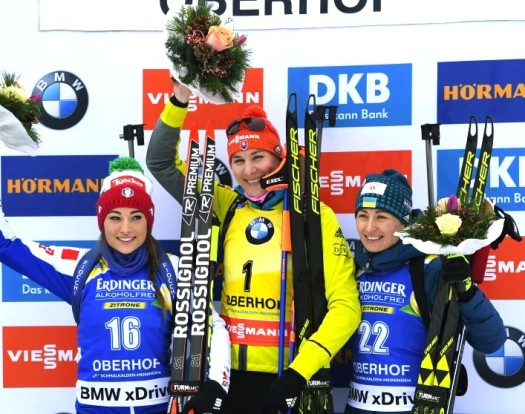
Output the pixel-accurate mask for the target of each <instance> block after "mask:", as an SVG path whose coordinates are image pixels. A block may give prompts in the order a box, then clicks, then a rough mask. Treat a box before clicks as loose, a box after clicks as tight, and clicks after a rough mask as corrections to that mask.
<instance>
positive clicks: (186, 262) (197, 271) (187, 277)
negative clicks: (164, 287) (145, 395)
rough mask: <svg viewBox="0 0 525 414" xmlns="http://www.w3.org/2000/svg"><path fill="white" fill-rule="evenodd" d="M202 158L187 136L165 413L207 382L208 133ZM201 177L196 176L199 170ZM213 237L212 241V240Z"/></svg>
mask: <svg viewBox="0 0 525 414" xmlns="http://www.w3.org/2000/svg"><path fill="white" fill-rule="evenodd" d="M204 147H205V149H204V154H203V157H202V167H201V159H200V154H199V135H198V131H197V130H196V129H192V130H191V131H190V136H189V143H188V156H187V166H186V167H187V168H186V178H185V182H184V192H183V199H182V223H181V240H180V258H179V267H178V272H177V298H176V303H175V309H174V330H173V341H172V359H171V378H170V381H169V386H168V390H169V393H170V404H169V409H168V413H170V414H178V413H181V412H182V407H183V405H184V403H185V401H186V399H187V398H188V397H191V396H193V395H195V394H197V393H198V392H199V391H200V389H201V387H202V385H203V383H204V380H205V375H206V371H207V366H208V364H207V362H208V361H207V359H208V352H209V345H208V340H209V329H210V327H209V322H210V308H209V306H210V297H211V283H212V278H213V272H214V269H213V265H214V263H215V261H216V257H215V254H216V251H217V249H216V246H215V245H216V243H217V241H218V240H217V239H218V237H217V236H216V226H215V225H214V223H213V213H212V206H213V197H214V178H215V173H214V171H215V138H214V135H213V130H212V129H211V127H208V128H207V130H206V138H205V144H204ZM200 168H202V174H201V175H200V176H199V169H200ZM212 233H213V235H212Z"/></svg>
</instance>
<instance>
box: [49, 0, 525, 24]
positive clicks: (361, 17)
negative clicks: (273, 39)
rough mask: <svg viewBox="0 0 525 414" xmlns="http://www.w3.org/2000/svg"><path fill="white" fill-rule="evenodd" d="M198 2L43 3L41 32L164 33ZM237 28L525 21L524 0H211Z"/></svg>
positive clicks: (92, 0)
mask: <svg viewBox="0 0 525 414" xmlns="http://www.w3.org/2000/svg"><path fill="white" fill-rule="evenodd" d="M197 1H198V0H149V1H145V0H90V1H78V0H77V1H75V0H40V2H39V29H40V30H42V31H48V30H75V31H122V30H124V31H160V30H163V28H164V24H165V20H166V19H165V12H166V11H167V10H171V11H179V10H180V9H181V7H182V6H185V5H186V6H187V5H193V6H195V5H197ZM209 4H210V5H211V6H212V10H213V11H215V12H216V13H217V14H219V15H221V16H222V17H224V19H226V18H227V17H233V19H234V21H235V23H236V29H237V30H243V31H246V30H266V29H305V28H309V29H310V28H321V27H352V26H380V25H413V24H439V23H459V22H474V21H477V22H480V21H521V20H525V7H523V3H522V1H520V0H499V1H498V5H497V8H496V7H495V5H494V1H493V0H460V1H458V0H388V1H386V0H282V1H274V0H210V1H209Z"/></svg>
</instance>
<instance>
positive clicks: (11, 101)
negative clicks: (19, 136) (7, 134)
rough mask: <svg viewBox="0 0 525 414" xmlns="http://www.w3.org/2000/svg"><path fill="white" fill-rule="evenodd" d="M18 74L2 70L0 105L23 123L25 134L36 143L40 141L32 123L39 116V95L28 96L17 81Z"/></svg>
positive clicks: (34, 122)
mask: <svg viewBox="0 0 525 414" xmlns="http://www.w3.org/2000/svg"><path fill="white" fill-rule="evenodd" d="M18 79H19V75H16V74H14V73H7V72H2V78H1V79H0V105H1V106H3V107H4V108H5V109H7V110H8V111H9V112H11V113H12V114H13V115H14V116H15V117H16V118H17V119H18V120H19V121H20V123H21V124H22V125H23V127H24V129H25V130H26V131H27V134H28V135H29V137H30V138H31V140H33V141H34V142H35V143H36V144H39V143H40V142H41V140H40V138H39V136H38V134H37V133H36V132H35V131H34V130H33V125H34V124H36V123H38V119H39V117H40V100H41V98H40V95H33V96H31V97H28V96H27V94H26V92H25V90H24V88H22V87H21V86H20V84H19V83H18Z"/></svg>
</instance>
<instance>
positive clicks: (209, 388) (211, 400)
mask: <svg viewBox="0 0 525 414" xmlns="http://www.w3.org/2000/svg"><path fill="white" fill-rule="evenodd" d="M225 396H226V392H225V391H224V389H223V388H222V387H221V386H220V385H219V383H218V382H217V381H213V380H209V381H207V382H206V383H205V384H204V385H203V387H202V390H201V391H200V392H199V393H198V394H197V395H194V396H193V397H191V399H190V400H189V401H188V402H187V403H186V404H185V405H184V408H183V409H182V414H188V413H189V412H190V410H193V414H208V413H209V414H218V413H220V412H221V405H222V399H223V398H224V397H225Z"/></svg>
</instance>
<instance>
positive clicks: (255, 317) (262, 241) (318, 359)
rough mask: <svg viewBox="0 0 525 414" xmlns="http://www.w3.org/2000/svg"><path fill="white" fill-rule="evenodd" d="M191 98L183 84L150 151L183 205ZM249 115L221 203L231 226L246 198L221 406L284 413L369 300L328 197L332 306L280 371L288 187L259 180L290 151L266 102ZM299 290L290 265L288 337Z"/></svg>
mask: <svg viewBox="0 0 525 414" xmlns="http://www.w3.org/2000/svg"><path fill="white" fill-rule="evenodd" d="M190 96H191V91H190V90H189V89H188V88H187V87H185V86H183V85H180V84H175V86H174V93H173V95H172V97H171V98H170V100H169V102H168V103H167V104H166V106H165V108H164V110H163V112H162V113H161V115H160V119H159V120H158V121H157V124H156V125H155V128H154V131H153V133H152V136H151V140H150V142H149V144H148V151H147V157H146V162H147V166H148V168H149V170H150V171H151V173H152V174H153V176H154V177H155V178H156V179H157V181H158V182H159V183H160V184H161V185H162V186H163V187H164V188H165V189H166V190H167V191H168V192H169V193H170V194H171V195H172V196H173V197H175V199H176V200H177V201H178V202H179V203H181V202H182V192H183V186H184V174H185V171H186V163H185V162H184V161H182V160H181V159H180V158H179V143H180V131H181V128H182V125H183V122H184V119H185V117H186V114H187V111H188V102H189V98H190ZM243 115H244V116H243V118H240V119H237V120H234V121H232V122H231V123H230V124H229V126H228V128H227V136H228V144H227V145H228V147H227V149H228V156H229V163H230V167H231V170H232V172H233V175H234V177H235V179H236V181H237V183H238V186H237V187H236V188H235V189H233V188H231V187H228V186H224V185H221V184H219V183H216V184H215V196H214V197H215V198H214V205H213V210H214V213H215V215H216V216H217V217H218V218H219V220H220V222H221V223H223V221H224V218H225V216H226V214H227V212H228V209H229V208H230V206H231V205H232V203H234V201H235V200H236V199H237V198H238V197H239V196H242V197H244V198H243V202H241V203H240V204H239V205H238V206H237V208H236V210H235V214H234V215H233V218H232V219H231V222H230V224H229V227H228V230H227V232H226V234H225V236H224V242H223V251H224V282H223V285H222V294H221V316H222V317H223V318H224V320H225V321H226V323H227V326H228V330H229V332H230V337H231V342H232V372H231V384H230V388H229V393H228V396H227V398H225V400H224V402H223V405H222V409H221V410H220V412H221V413H229V414H251V413H272V414H275V413H276V412H277V411H278V410H280V411H281V412H283V413H284V412H287V410H288V409H293V408H294V407H296V406H297V400H298V397H299V394H300V393H301V390H302V389H303V388H304V386H305V384H306V382H307V381H308V380H310V379H311V377H312V376H313V375H314V374H315V373H316V372H317V371H318V370H319V369H320V368H322V367H327V366H329V364H330V361H331V359H332V358H333V357H334V356H335V354H336V353H337V352H338V351H339V350H340V349H341V347H342V346H343V345H344V344H345V343H346V342H347V340H348V339H349V337H350V336H351V335H352V334H353V332H354V331H355V329H356V328H357V326H358V324H359V322H360V319H361V307H360V304H359V299H358V292H357V288H356V282H355V267H354V261H353V258H352V256H351V252H350V250H349V248H348V244H347V242H346V240H345V239H344V236H343V233H342V231H341V228H340V224H339V222H338V220H337V217H336V215H335V213H334V212H333V211H332V209H331V208H329V207H328V206H326V205H325V204H323V203H321V222H322V239H323V240H322V242H323V261H324V278H325V296H326V301H327V304H328V305H327V313H326V315H325V317H324V319H323V321H322V323H321V324H320V326H319V328H318V330H317V331H316V332H315V333H313V334H312V335H311V336H310V338H308V340H304V341H302V342H301V346H300V349H299V352H298V353H297V355H296V356H295V358H294V359H293V361H292V362H291V363H290V364H289V366H285V368H286V369H285V370H284V371H283V373H282V375H281V376H280V377H277V373H278V340H279V329H278V328H279V298H280V280H281V276H280V274H281V227H282V213H283V195H284V190H275V191H267V190H266V189H263V188H262V187H261V185H260V180H261V178H262V177H264V176H266V175H267V174H269V173H270V172H272V171H274V170H275V169H276V168H277V167H278V165H279V164H280V162H281V160H282V158H283V157H284V151H283V147H282V145H281V143H280V139H279V135H278V132H277V130H276V129H275V127H274V126H273V125H272V123H271V122H270V121H269V120H268V119H267V118H266V112H265V111H264V110H263V109H262V108H261V107H258V106H251V107H249V108H248V109H247V112H245V113H244V114H243ZM288 270H289V269H288ZM291 293H292V282H291V273H290V271H289V272H288V283H287V299H286V307H287V312H286V314H287V317H286V325H285V326H286V332H287V338H288V332H289V331H288V329H289V327H290V315H291ZM295 300H296V301H297V300H301V298H297V297H296V298H295ZM286 344H288V342H286ZM287 358H288V356H287V354H285V360H288V359H287ZM286 365H288V364H286Z"/></svg>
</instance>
